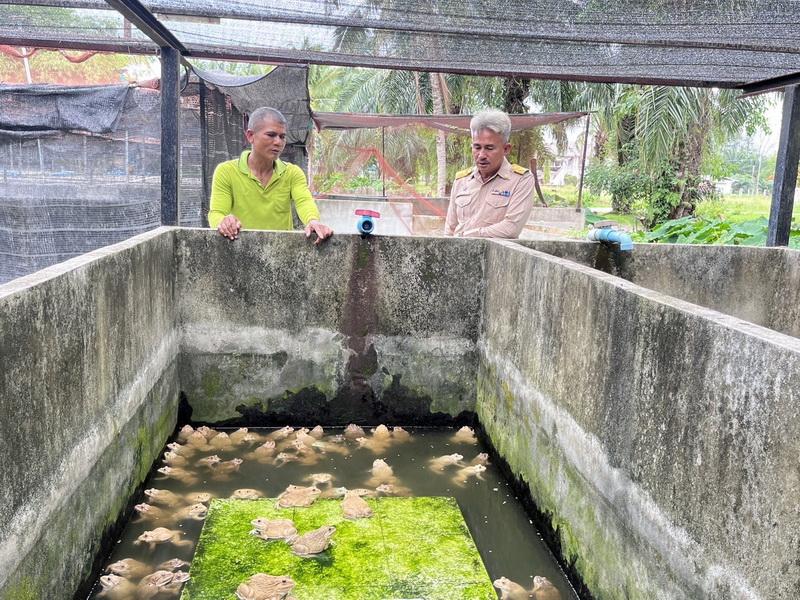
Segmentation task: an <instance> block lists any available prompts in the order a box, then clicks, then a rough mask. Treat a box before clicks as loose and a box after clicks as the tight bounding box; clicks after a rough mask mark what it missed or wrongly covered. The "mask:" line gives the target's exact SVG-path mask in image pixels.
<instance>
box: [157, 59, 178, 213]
mask: <svg viewBox="0 0 800 600" xmlns="http://www.w3.org/2000/svg"><path fill="white" fill-rule="evenodd" d="M180 108H181V55H180V52H178V50H176V49H175V48H170V47H164V48H161V224H162V225H177V224H178V188H179V181H180V177H179V175H180V174H179V168H180V156H181V144H180Z"/></svg>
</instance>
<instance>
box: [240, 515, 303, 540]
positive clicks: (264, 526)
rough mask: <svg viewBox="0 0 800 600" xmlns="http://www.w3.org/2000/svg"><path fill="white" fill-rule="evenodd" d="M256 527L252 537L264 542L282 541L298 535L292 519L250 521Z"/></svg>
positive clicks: (263, 518)
mask: <svg viewBox="0 0 800 600" xmlns="http://www.w3.org/2000/svg"><path fill="white" fill-rule="evenodd" d="M250 524H251V525H252V526H253V527H255V529H253V530H252V531H251V532H250V535H254V536H256V537H259V538H261V539H262V540H282V539H286V538H290V537H292V536H294V535H297V528H296V527H295V526H294V523H293V522H292V521H291V520H290V519H267V518H265V517H258V518H257V519H253V520H252V521H250Z"/></svg>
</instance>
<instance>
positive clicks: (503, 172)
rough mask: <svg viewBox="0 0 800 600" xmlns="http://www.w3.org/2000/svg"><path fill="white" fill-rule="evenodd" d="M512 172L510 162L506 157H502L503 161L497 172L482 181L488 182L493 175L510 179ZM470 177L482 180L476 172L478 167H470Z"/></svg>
mask: <svg viewBox="0 0 800 600" xmlns="http://www.w3.org/2000/svg"><path fill="white" fill-rule="evenodd" d="M513 173H514V169H512V168H511V163H510V162H508V159H507V158H506V157H503V162H502V163H500V168H499V169H498V170H497V173H495V174H494V175H492V176H491V177H490V178H489V179H487V180H486V181H484V182H483V183H488V182H489V181H491V180H492V179H494V178H495V177H498V176H500V177H502V178H503V179H511V175H512V174H513ZM472 177H473V178H474V179H477V180H478V181H483V179H482V178H481V174H480V173H479V172H478V167H472Z"/></svg>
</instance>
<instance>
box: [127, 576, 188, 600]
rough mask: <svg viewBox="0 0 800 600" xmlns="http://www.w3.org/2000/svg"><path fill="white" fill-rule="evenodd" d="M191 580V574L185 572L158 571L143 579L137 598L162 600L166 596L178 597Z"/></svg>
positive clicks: (141, 599)
mask: <svg viewBox="0 0 800 600" xmlns="http://www.w3.org/2000/svg"><path fill="white" fill-rule="evenodd" d="M188 580H189V574H188V573H186V572H184V571H175V572H174V573H173V572H172V571H156V572H155V573H151V574H150V575H148V576H146V577H144V578H142V580H141V581H140V582H139V585H138V587H137V588H136V596H137V598H139V599H140V600H151V599H152V598H157V597H158V598H161V597H164V595H169V596H177V595H178V594H179V593H180V591H181V586H182V585H183V584H184V583H185V582H186V581H188Z"/></svg>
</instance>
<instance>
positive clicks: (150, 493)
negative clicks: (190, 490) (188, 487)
mask: <svg viewBox="0 0 800 600" xmlns="http://www.w3.org/2000/svg"><path fill="white" fill-rule="evenodd" d="M144 495H145V496H147V498H148V500H149V502H150V504H158V505H159V506H177V505H178V504H180V503H181V499H180V497H179V496H178V495H177V494H175V493H174V492H170V491H169V490H159V489H157V488H150V489H148V490H145V491H144Z"/></svg>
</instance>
